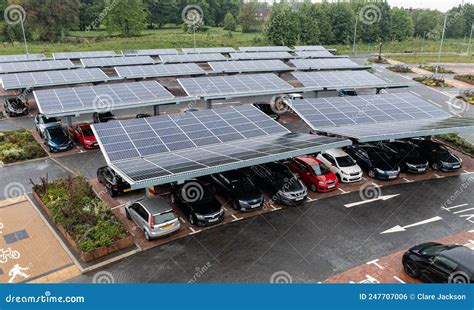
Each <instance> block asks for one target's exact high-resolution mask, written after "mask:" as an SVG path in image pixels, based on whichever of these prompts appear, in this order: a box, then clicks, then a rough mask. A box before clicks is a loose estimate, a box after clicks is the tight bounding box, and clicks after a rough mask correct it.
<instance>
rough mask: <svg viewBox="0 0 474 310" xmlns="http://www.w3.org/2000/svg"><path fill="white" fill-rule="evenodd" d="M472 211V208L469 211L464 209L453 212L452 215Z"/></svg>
mask: <svg viewBox="0 0 474 310" xmlns="http://www.w3.org/2000/svg"><path fill="white" fill-rule="evenodd" d="M472 210H474V208H469V209H464V210H461V211H456V212H453V214H458V213H462V212H466V211H472Z"/></svg>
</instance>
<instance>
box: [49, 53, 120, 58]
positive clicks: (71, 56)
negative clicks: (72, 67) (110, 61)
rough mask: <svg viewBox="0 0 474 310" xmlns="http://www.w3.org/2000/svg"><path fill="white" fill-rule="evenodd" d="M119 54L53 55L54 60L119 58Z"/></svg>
mask: <svg viewBox="0 0 474 310" xmlns="http://www.w3.org/2000/svg"><path fill="white" fill-rule="evenodd" d="M119 56H122V55H120V54H117V53H115V52H114V51H97V52H64V53H53V58H54V59H57V60H58V59H81V58H100V57H119Z"/></svg>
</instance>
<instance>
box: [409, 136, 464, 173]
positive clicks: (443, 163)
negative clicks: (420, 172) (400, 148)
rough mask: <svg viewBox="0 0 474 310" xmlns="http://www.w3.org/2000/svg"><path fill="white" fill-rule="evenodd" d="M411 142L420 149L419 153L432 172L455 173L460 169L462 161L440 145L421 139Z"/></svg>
mask: <svg viewBox="0 0 474 310" xmlns="http://www.w3.org/2000/svg"><path fill="white" fill-rule="evenodd" d="M411 142H412V143H413V144H415V145H418V146H419V147H420V151H421V153H422V154H423V156H425V158H426V159H427V160H428V162H429V163H430V165H431V168H433V169H434V170H441V171H455V170H458V169H459V168H461V167H462V159H461V158H459V157H458V156H456V155H454V154H453V153H452V152H451V151H450V150H449V149H448V148H447V147H446V146H444V145H443V144H441V143H438V142H435V141H431V140H421V139H420V140H417V139H412V140H411Z"/></svg>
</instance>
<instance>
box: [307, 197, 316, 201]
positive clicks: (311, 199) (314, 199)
mask: <svg viewBox="0 0 474 310" xmlns="http://www.w3.org/2000/svg"><path fill="white" fill-rule="evenodd" d="M306 199H307V200H308V201H309V202H313V201H317V200H318V198H311V197H308V198H306Z"/></svg>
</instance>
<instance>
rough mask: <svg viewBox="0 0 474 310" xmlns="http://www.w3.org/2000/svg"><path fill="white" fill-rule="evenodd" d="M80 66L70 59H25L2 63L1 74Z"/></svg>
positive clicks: (0, 64)
mask: <svg viewBox="0 0 474 310" xmlns="http://www.w3.org/2000/svg"><path fill="white" fill-rule="evenodd" d="M72 68H78V66H77V65H75V64H73V63H72V62H71V61H70V60H43V61H24V62H9V63H0V74H8V73H20V72H33V71H51V70H58V69H72Z"/></svg>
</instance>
